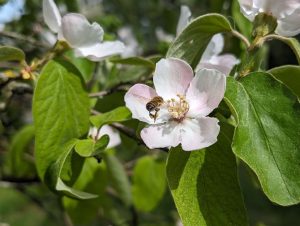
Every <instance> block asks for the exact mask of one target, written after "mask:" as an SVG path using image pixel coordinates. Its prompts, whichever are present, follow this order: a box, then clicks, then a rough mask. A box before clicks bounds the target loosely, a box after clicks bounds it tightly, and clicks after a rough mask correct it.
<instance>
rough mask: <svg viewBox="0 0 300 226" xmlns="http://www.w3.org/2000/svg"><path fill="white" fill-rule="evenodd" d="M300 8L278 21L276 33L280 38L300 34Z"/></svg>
mask: <svg viewBox="0 0 300 226" xmlns="http://www.w3.org/2000/svg"><path fill="white" fill-rule="evenodd" d="M299 20H300V6H298V8H296V10H295V11H294V12H293V13H292V14H291V15H288V16H286V17H285V18H282V19H279V20H278V26H277V28H276V31H275V32H276V33H277V34H279V35H282V36H287V37H291V36H295V35H297V34H299V33H300V23H299Z"/></svg>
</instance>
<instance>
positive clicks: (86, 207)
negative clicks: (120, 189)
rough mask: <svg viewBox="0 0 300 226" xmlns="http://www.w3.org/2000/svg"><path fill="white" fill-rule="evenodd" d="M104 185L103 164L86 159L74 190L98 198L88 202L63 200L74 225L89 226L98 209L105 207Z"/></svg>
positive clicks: (105, 179) (105, 178)
mask: <svg viewBox="0 0 300 226" xmlns="http://www.w3.org/2000/svg"><path fill="white" fill-rule="evenodd" d="M106 185H107V173H106V169H105V167H104V166H103V164H98V163H97V161H96V160H95V159H92V158H90V159H86V160H85V162H84V165H83V168H82V171H81V173H80V175H79V177H78V179H77V180H76V182H75V184H74V188H76V189H78V190H86V191H88V192H90V193H94V194H97V195H98V197H97V198H95V199H89V200H74V199H71V198H68V197H64V198H63V205H64V208H65V209H66V211H67V212H68V214H69V216H70V217H71V219H72V222H73V223H74V224H75V225H77V224H79V225H90V224H91V222H92V221H93V220H94V219H95V218H96V216H97V215H98V212H99V208H100V207H106V205H107V202H108V200H107V199H108V197H107V194H106V193H105V188H106Z"/></svg>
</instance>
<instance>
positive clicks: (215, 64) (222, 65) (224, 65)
mask: <svg viewBox="0 0 300 226" xmlns="http://www.w3.org/2000/svg"><path fill="white" fill-rule="evenodd" d="M239 63H240V60H239V59H237V58H236V57H235V56H234V55H232V54H223V55H220V56H213V57H212V58H211V59H209V60H208V61H201V62H200V63H199V64H198V65H197V67H196V69H195V71H198V70H200V69H203V68H206V69H216V70H218V71H220V72H222V73H223V74H225V75H229V73H230V72H231V70H232V68H233V67H234V66H235V65H237V64H239Z"/></svg>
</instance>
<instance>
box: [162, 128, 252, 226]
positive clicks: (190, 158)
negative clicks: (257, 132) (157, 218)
mask: <svg viewBox="0 0 300 226" xmlns="http://www.w3.org/2000/svg"><path fill="white" fill-rule="evenodd" d="M232 132H233V130H232V127H229V126H228V125H225V124H224V125H222V126H221V132H220V134H219V136H218V142H217V143H216V144H214V145H213V146H211V147H209V148H206V149H204V150H199V151H193V152H185V151H183V150H182V149H181V148H176V149H171V151H170V153H169V157H168V162H167V178H168V183H169V187H170V189H171V192H172V195H173V198H174V201H175V204H176V207H177V209H178V212H179V215H180V217H181V219H182V222H183V225H185V226H195V225H201V226H220V225H226V226H227V225H228V226H229V225H232V226H235V225H238V226H246V225H248V223H247V217H246V211H245V208H244V204H243V198H242V195H241V189H240V187H239V182H238V177H237V165H236V159H235V156H234V155H233V153H232V152H231V147H230V144H231V138H232Z"/></svg>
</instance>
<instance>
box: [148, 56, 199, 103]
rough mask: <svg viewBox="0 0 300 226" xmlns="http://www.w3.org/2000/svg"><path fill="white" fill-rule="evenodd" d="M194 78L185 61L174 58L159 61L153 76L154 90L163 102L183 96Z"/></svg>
mask: <svg viewBox="0 0 300 226" xmlns="http://www.w3.org/2000/svg"><path fill="white" fill-rule="evenodd" d="M193 77H194V73H193V70H192V68H191V66H190V65H188V64H187V63H186V62H185V61H183V60H180V59H175V58H168V59H161V60H160V61H159V62H158V63H157V64H156V68H155V72H154V76H153V83H154V86H155V90H156V92H157V93H158V95H159V96H161V97H163V98H164V100H168V99H171V98H174V97H176V95H177V94H181V95H185V93H186V91H187V88H188V87H189V84H190V82H191V81H192V79H193Z"/></svg>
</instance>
